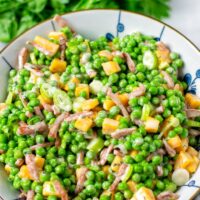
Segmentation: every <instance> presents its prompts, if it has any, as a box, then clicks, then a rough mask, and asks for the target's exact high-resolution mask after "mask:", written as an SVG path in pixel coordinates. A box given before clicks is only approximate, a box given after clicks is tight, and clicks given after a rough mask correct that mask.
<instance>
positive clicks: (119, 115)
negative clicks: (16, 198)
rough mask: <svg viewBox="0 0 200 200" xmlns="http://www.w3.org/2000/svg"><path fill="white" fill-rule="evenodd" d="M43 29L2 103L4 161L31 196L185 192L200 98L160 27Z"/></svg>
mask: <svg viewBox="0 0 200 200" xmlns="http://www.w3.org/2000/svg"><path fill="white" fill-rule="evenodd" d="M54 20H55V21H56V22H57V23H58V25H59V26H60V27H61V29H60V30H59V31H52V32H50V33H49V34H48V36H47V38H44V37H41V36H36V37H35V38H34V39H33V40H32V41H28V42H27V44H26V47H24V48H22V49H21V50H20V52H19V55H18V64H17V65H16V69H12V70H11V71H10V78H9V84H8V96H7V98H6V100H5V102H4V103H0V127H1V128H0V162H1V163H3V164H4V166H5V170H6V172H7V173H8V179H9V181H10V182H12V184H13V187H14V188H16V189H17V190H20V191H21V197H25V198H26V199H28V200H33V199H34V200H43V199H48V200H56V199H61V200H68V199H74V200H92V199H93V200H94V199H100V200H122V199H131V200H142V199H149V200H156V199H157V200H169V199H170V200H171V199H173V200H175V199H178V195H177V194H176V193H175V192H176V190H177V188H178V187H179V186H181V185H184V184H185V183H186V182H187V181H188V180H189V179H190V177H191V175H192V174H193V173H194V172H195V171H196V169H197V167H198V165H199V152H198V151H197V150H196V149H195V147H196V146H197V144H198V142H199V141H198V135H199V133H200V132H199V128H200V98H199V97H197V96H195V95H193V94H190V93H186V92H185V91H186V89H187V84H186V83H185V82H182V81H181V80H179V79H178V70H179V69H180V68H181V67H183V65H184V64H183V61H182V59H181V58H180V56H179V55H178V54H177V53H174V52H171V51H170V49H169V48H168V47H167V46H166V45H165V44H164V43H163V42H161V41H156V40H155V39H154V38H153V37H151V36H146V35H143V34H141V33H133V34H130V35H126V36H124V37H123V38H119V37H115V38H114V39H113V40H112V41H108V40H107V39H106V38H105V37H99V38H98V39H97V40H94V41H90V40H88V39H85V38H84V37H82V36H80V35H79V34H77V33H76V32H75V31H74V30H72V29H71V28H70V27H68V23H67V21H65V19H63V18H62V17H60V16H56V17H55V18H54Z"/></svg>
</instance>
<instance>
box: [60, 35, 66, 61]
mask: <svg viewBox="0 0 200 200" xmlns="http://www.w3.org/2000/svg"><path fill="white" fill-rule="evenodd" d="M66 42H67V41H66V39H65V38H64V37H62V36H61V37H60V38H59V45H60V58H61V60H65V49H66Z"/></svg>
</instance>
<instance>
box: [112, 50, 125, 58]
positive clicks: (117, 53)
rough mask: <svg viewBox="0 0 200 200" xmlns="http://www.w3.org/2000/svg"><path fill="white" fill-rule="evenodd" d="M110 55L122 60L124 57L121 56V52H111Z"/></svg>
mask: <svg viewBox="0 0 200 200" xmlns="http://www.w3.org/2000/svg"><path fill="white" fill-rule="evenodd" d="M112 55H113V56H119V57H121V58H124V55H123V53H122V52H121V51H113V52H112Z"/></svg>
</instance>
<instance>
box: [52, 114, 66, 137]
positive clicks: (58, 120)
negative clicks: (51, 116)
mask: <svg viewBox="0 0 200 200" xmlns="http://www.w3.org/2000/svg"><path fill="white" fill-rule="evenodd" d="M68 115H69V113H66V112H64V113H62V114H60V115H59V116H58V117H57V118H56V120H55V122H54V124H53V125H52V126H51V127H50V131H49V136H50V137H53V138H57V133H58V130H59V127H60V125H61V123H62V122H63V121H64V119H65V118H66V117H67V116H68Z"/></svg>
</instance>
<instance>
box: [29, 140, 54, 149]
mask: <svg viewBox="0 0 200 200" xmlns="http://www.w3.org/2000/svg"><path fill="white" fill-rule="evenodd" d="M52 145H53V143H52V142H46V143H41V144H36V145H33V146H31V147H30V149H31V150H36V149H37V148H39V147H50V146H52Z"/></svg>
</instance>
